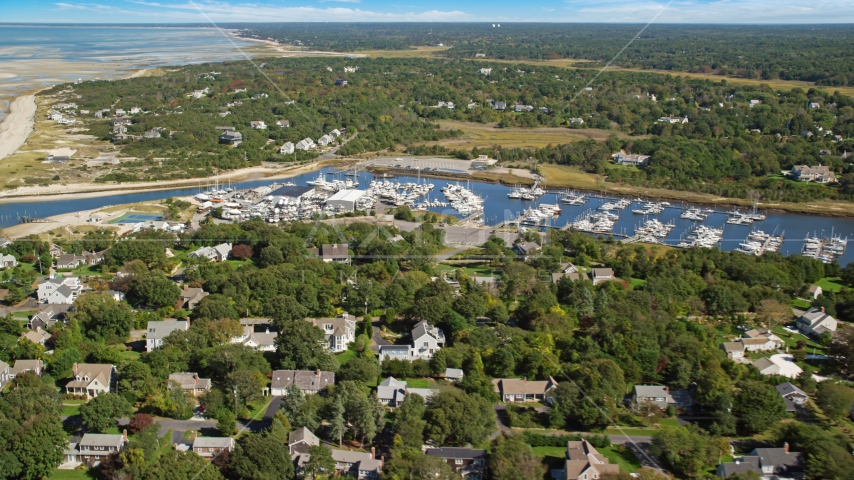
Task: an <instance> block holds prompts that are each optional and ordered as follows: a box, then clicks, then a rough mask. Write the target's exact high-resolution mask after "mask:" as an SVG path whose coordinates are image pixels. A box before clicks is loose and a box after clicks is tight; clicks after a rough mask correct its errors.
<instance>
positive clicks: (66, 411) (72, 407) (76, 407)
mask: <svg viewBox="0 0 854 480" xmlns="http://www.w3.org/2000/svg"><path fill="white" fill-rule="evenodd" d="M83 403H84V402H83V400H63V401H62V413H61V414H60V415H61V416H63V417H74V416H77V415H80V405H83Z"/></svg>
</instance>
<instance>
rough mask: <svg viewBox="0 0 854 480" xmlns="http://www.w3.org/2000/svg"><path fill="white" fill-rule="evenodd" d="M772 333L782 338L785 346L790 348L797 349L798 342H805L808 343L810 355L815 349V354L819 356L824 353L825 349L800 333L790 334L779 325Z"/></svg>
mask: <svg viewBox="0 0 854 480" xmlns="http://www.w3.org/2000/svg"><path fill="white" fill-rule="evenodd" d="M771 331H772V332H774V334H776V335H777V336H778V337H780V339H781V340H783V342H785V344H786V345H787V346H788V347H790V348H796V347H797V345H798V340H804V341H806V342H807V350H809V353H813V349H815V353H817V354H821V353H824V347H823V346H821V345H819V344H817V343H815V342H814V341H812V339H810V338H809V337H807V336H806V335H801V334H800V333H789V332H788V331H786V330H784V329H783V327H781V326H779V325H778V326H776V327H774V328H772V329H771Z"/></svg>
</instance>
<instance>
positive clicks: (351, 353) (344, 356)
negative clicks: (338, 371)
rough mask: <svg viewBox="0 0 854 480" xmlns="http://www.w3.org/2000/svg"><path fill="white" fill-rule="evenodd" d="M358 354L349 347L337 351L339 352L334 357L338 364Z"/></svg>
mask: <svg viewBox="0 0 854 480" xmlns="http://www.w3.org/2000/svg"><path fill="white" fill-rule="evenodd" d="M358 354H359V352H357V351H355V350H353V349H352V348H351V349H348V350H347V351H346V352H344V353H339V354H337V355H335V359H336V360H338V364H339V365H344V364H345V363H347V362H349V361H350V360H352V359H354V358H356V355H358Z"/></svg>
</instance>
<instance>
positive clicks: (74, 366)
mask: <svg viewBox="0 0 854 480" xmlns="http://www.w3.org/2000/svg"><path fill="white" fill-rule="evenodd" d="M71 373H72V374H73V375H74V376H75V377H76V376H77V364H76V363H75V364H74V365H72V366H71Z"/></svg>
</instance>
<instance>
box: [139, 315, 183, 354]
mask: <svg viewBox="0 0 854 480" xmlns="http://www.w3.org/2000/svg"><path fill="white" fill-rule="evenodd" d="M189 329H190V322H188V321H186V320H163V321H162V322H153V321H152V322H148V328H147V330H146V332H145V351H146V352H150V351H152V350H154V349H155V348H158V347H159V346H160V345H162V344H163V339H164V338H166V337H168V336H169V334H171V333H172V332H175V331H179V330H183V331H185V332H186V331H187V330H189Z"/></svg>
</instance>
